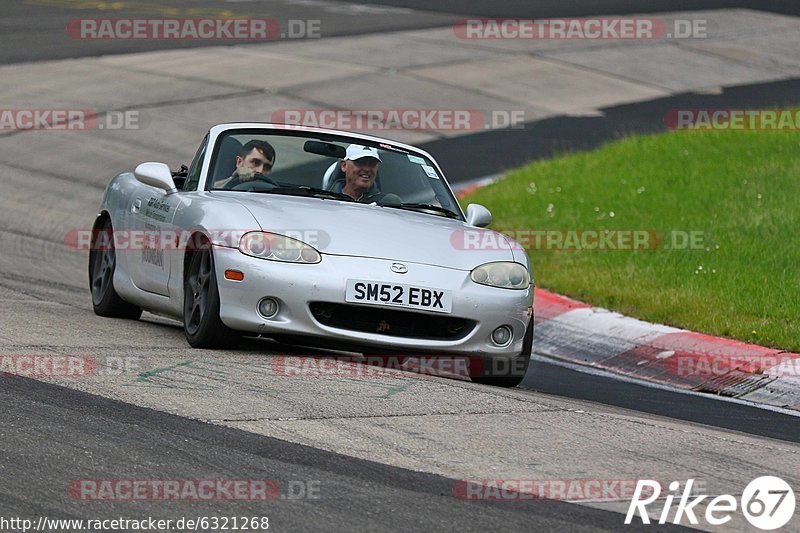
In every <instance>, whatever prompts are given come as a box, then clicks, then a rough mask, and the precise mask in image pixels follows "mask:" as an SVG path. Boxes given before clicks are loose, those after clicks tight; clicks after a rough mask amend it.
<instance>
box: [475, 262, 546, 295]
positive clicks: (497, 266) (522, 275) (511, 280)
mask: <svg viewBox="0 0 800 533" xmlns="http://www.w3.org/2000/svg"><path fill="white" fill-rule="evenodd" d="M469 277H470V279H472V281H474V282H475V283H480V284H481V285H489V286H490V287H499V288H501V289H527V288H528V286H529V285H530V284H531V277H530V274H528V269H527V268H525V267H524V266H522V265H520V264H519V263H511V262H498V263H486V264H485V265H481V266H479V267H477V268H475V269H474V270H473V271H472V272H471V273H470V275H469Z"/></svg>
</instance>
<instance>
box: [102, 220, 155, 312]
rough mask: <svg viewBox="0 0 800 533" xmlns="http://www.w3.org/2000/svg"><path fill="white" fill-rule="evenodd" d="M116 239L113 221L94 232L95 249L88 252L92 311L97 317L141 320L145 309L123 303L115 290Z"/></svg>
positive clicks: (105, 223)
mask: <svg viewBox="0 0 800 533" xmlns="http://www.w3.org/2000/svg"><path fill="white" fill-rule="evenodd" d="M113 235H114V233H113V228H112V225H111V219H110V218H106V220H105V221H104V222H103V225H102V226H100V227H99V228H96V229H95V230H94V231H93V232H92V248H91V250H90V251H89V291H90V292H91V294H92V308H93V309H94V313H95V314H96V315H98V316H104V317H108V318H129V319H133V320H138V319H139V317H140V316H142V309H141V308H140V307H137V306H135V305H133V304H130V303H128V302H126V301H125V300H123V299H122V298H121V297H120V296H119V294H117V291H116V290H114V272H115V271H116V268H117V253H116V250H114V239H113Z"/></svg>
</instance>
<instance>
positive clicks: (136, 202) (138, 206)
mask: <svg viewBox="0 0 800 533" xmlns="http://www.w3.org/2000/svg"><path fill="white" fill-rule="evenodd" d="M141 208H142V200H141V199H140V198H137V199H136V200H134V201H133V205H131V213H138V212H139V209H141Z"/></svg>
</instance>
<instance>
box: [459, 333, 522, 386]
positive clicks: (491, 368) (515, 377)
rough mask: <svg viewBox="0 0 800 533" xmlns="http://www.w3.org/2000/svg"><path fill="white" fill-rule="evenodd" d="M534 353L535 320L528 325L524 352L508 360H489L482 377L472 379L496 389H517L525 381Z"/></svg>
mask: <svg viewBox="0 0 800 533" xmlns="http://www.w3.org/2000/svg"><path fill="white" fill-rule="evenodd" d="M532 351H533V319H531V321H530V322H529V323H528V328H527V329H526V330H525V337H524V339H523V341H522V352H520V354H519V355H518V356H516V357H509V358H506V359H500V360H498V359H488V360H486V366H487V368H484V369H483V372H482V374H481V375H480V376H473V377H472V378H471V379H472V381H474V382H475V383H482V384H484V385H493V386H495V387H506V388H511V387H516V386H517V385H519V384H520V383H522V380H523V379H525V374H527V372H528V365H529V364H530V361H531V352H532Z"/></svg>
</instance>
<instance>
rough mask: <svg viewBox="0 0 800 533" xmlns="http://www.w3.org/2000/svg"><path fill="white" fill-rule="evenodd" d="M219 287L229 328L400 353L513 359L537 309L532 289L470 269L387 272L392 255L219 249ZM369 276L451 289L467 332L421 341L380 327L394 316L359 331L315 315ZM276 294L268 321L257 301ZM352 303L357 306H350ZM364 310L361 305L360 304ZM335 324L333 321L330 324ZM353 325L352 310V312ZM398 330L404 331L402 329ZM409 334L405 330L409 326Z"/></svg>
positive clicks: (431, 316)
mask: <svg viewBox="0 0 800 533" xmlns="http://www.w3.org/2000/svg"><path fill="white" fill-rule="evenodd" d="M214 261H215V266H216V275H217V285H218V287H219V293H220V318H221V319H222V322H223V323H225V325H227V326H228V327H230V328H232V329H235V330H240V331H245V332H250V333H257V334H262V335H265V336H271V335H291V336H303V337H314V338H317V339H318V340H319V339H329V340H330V341H331V345H335V344H338V343H343V344H349V345H357V346H363V347H364V349H365V350H366V351H369V350H370V349H377V350H381V351H384V352H385V351H387V350H388V351H391V350H398V351H403V352H409V351H413V352H419V353H436V354H460V355H480V356H490V357H491V356H516V355H518V354H519V353H520V352H521V351H522V345H523V337H524V336H525V328H526V326H527V325H528V323H529V321H530V319H531V316H530V313H531V310H532V306H533V287H532V286H531V287H529V288H528V289H525V290H510V289H499V288H495V287H487V286H483V285H478V284H476V283H474V282H473V281H472V280H470V278H469V274H470V273H469V272H467V271H463V270H454V269H451V268H444V267H439V266H433V265H426V264H420V263H409V262H407V261H404V263H405V264H406V265H407V266H408V272H407V273H405V274H397V273H394V272H392V271H391V270H390V265H391V264H392V263H393V262H396V261H393V260H386V259H370V258H362V257H350V256H335V255H323V256H322V262H320V263H318V264H314V265H306V264H294V263H281V262H277V261H267V260H263V259H257V258H254V257H249V256H246V255H244V254H242V253H240V252H239V251H238V250H237V249H233V248H225V247H217V246H215V247H214ZM227 269H234V270H239V271H241V272H243V273H244V279H243V280H242V281H239V282H237V281H231V280H228V279H226V278H225V276H224V273H225V271H226V270H227ZM352 278H357V279H366V280H373V281H378V282H388V283H404V284H409V285H416V286H420V287H429V288H435V289H447V290H450V291H452V295H453V302H452V312H451V313H449V314H448V315H445V316H446V317H451V318H458V319H463V320H462V322H464V323H466V324H468V327H467V330H468V331H461V332H459V333H458V334H457V335H455V336H456V337H457V338H447V339H442V338H430V336H428V338H419V337H418V336H411V335H409V336H398V335H397V334H392V335H389V334H386V333H381V332H380V331H384V330H385V326H386V325H388V326H389V327H391V321H392V320H391V319H387V320H385V321H383V322H384V325H382V327H380V328H376V331H374V332H371V331H365V330H364V322H363V320H362V321H360V322H359V326H358V327H359V328H360V330H357V329H353V328H355V327H356V326H355V325H354V326H353V328H350V327H348V326H347V324H346V323H343V322H342V321H341V320H339V321H337V322H336V325H337V327H334V326H331V325H326V324H324V323H323V321H320V320H318V318H317V317H315V314H314V312H312V307H314V308H315V310H316V311H317V312H318V311H319V305H320V304H322V305H323V306H324V305H325V304H326V303H328V304H333V305H332V306H331V307H337V308H341V306H342V304H346V302H345V286H346V283H347V280H348V279H352ZM267 296H269V297H272V298H274V299H276V300H277V301H278V302H279V304H280V310H279V312H278V313H277V315H275V316H274V317H272V318H270V319H266V318H264V317H262V316H261V315H260V314H259V313H258V310H257V308H258V303H259V302H260V301H261V299H262V298H264V297H267ZM347 305H353V304H347ZM359 307H360V308H361V309H356V310H355V311H360V310H363V308H364V306H359ZM368 307H369V309H370V310H374V312H375V314H376V316H380V314H381V313H382V312H383V311H386V316H387V317H392V316H394V317H396V316H397V315H394V314H392V312H397V311H398V309H397V308H396V307H385V306H380V307H379V306H368ZM402 311H403V312H408V313H413V314H414V315H416V316H418V318H419V320H420V321H436V320H441V319H443V318H444V317H443V315H442V314H441V313H435V312H428V311H421V310H411V309H403V310H402ZM360 314H361V315H363V313H360ZM327 322H329V323H330V321H327ZM354 324H355V314H354ZM502 325H507V326H510V327H511V329H512V332H513V336H512V340H511V342H510V343H509V344H508V345H507V346H504V347H501V346H497V345H496V344H495V343H494V342H492V340H491V335H492V332H493V331H494V330H495V329H496V328H497V327H498V326H502ZM397 329H399V328H397ZM404 331H405V330H404Z"/></svg>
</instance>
